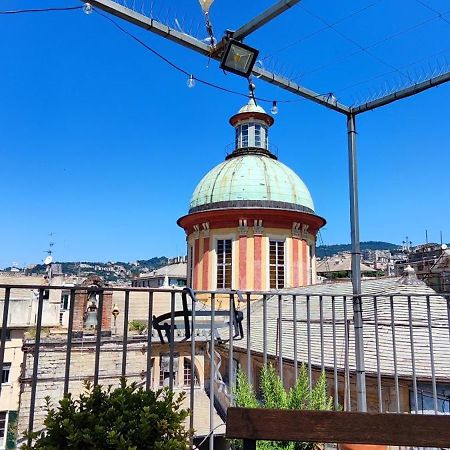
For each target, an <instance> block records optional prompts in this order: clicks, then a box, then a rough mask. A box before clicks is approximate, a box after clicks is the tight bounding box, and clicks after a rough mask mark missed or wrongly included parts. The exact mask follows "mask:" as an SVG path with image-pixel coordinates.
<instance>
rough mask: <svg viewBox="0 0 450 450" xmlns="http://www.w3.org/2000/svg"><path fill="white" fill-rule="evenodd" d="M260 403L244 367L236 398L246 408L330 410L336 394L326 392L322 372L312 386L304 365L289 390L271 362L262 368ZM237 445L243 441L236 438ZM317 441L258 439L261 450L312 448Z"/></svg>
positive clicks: (238, 381)
mask: <svg viewBox="0 0 450 450" xmlns="http://www.w3.org/2000/svg"><path fill="white" fill-rule="evenodd" d="M260 387H261V402H259V401H258V398H257V395H256V393H255V390H254V388H253V386H252V385H251V384H250V382H249V381H248V378H247V376H246V375H245V373H244V372H242V371H241V370H240V371H239V372H238V374H237V380H236V389H235V391H234V399H235V404H236V406H240V407H243V408H275V409H308V410H316V411H330V410H332V409H333V397H330V396H329V395H328V392H327V379H326V376H325V372H322V373H321V375H320V377H319V379H318V380H317V383H316V384H315V386H314V387H313V388H312V389H311V391H310V389H309V379H308V372H307V370H306V367H305V365H304V364H302V365H301V367H300V371H299V374H298V378H297V380H296V382H295V384H294V386H293V387H292V388H291V389H289V390H286V389H285V388H284V386H283V383H282V381H281V379H280V377H279V375H278V374H277V372H276V370H275V368H274V367H273V366H272V365H269V366H268V367H267V368H263V369H262V370H261V386H260ZM232 445H233V447H235V448H238V449H240V448H242V441H237V440H233V441H232ZM317 447H319V445H318V444H315V443H310V442H272V441H258V443H257V449H258V450H281V449H283V450H313V449H316V448H317Z"/></svg>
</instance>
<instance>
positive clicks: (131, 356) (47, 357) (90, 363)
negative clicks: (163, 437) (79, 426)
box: [18, 336, 221, 434]
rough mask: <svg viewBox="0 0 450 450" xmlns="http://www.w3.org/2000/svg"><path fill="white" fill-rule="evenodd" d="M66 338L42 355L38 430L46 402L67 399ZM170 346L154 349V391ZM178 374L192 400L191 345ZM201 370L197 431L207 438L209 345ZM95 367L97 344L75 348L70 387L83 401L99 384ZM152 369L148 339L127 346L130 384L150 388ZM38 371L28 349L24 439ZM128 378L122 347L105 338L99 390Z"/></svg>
mask: <svg viewBox="0 0 450 450" xmlns="http://www.w3.org/2000/svg"><path fill="white" fill-rule="evenodd" d="M65 339H66V338H65V336H64V337H61V338H60V339H57V338H56V337H52V338H51V339H50V338H49V339H46V340H44V341H43V342H42V345H41V349H40V353H39V366H38V383H37V390H36V406H35V419H34V429H35V430H39V429H41V428H43V422H44V419H45V417H46V410H45V398H46V397H47V396H48V397H50V400H51V402H52V403H53V404H54V405H56V404H57V403H58V401H59V400H60V399H61V398H62V397H63V391H64V373H65V361H66V349H67V348H66V345H65ZM168 352H169V346H168V345H167V344H165V345H162V344H160V343H154V344H152V363H153V367H152V373H151V386H152V389H157V388H159V387H160V386H161V384H162V383H161V382H160V381H161V380H160V356H161V355H164V354H168ZM176 353H177V354H178V371H177V374H176V379H175V381H174V388H175V389H176V390H179V391H186V392H187V394H189V392H188V391H189V386H185V385H184V364H185V361H190V345H189V343H177V344H176ZM196 353H197V355H196V359H195V369H196V376H197V378H198V379H199V380H200V383H199V385H198V386H197V387H196V389H195V408H194V411H195V414H194V418H195V421H194V428H195V429H196V430H197V432H198V433H200V434H201V433H207V432H208V430H209V398H208V397H207V395H206V393H205V391H204V384H205V380H206V379H207V377H209V370H205V356H204V355H205V351H204V344H202V343H199V344H198V345H197V350H196ZM94 365H95V343H94V340H93V339H92V338H89V339H88V338H86V339H84V340H83V341H80V340H77V341H76V342H74V345H73V348H72V352H71V363H70V384H69V391H70V392H71V393H72V395H74V396H78V395H79V394H80V393H81V392H82V391H83V389H84V381H85V380H91V381H92V379H93V374H94ZM146 367H147V343H146V337H143V336H135V337H134V338H133V337H132V338H131V339H130V341H129V343H128V346H127V370H126V376H127V379H128V380H129V381H137V382H145V377H146ZM32 371H33V346H32V345H28V346H26V347H25V370H24V379H23V381H22V395H21V399H20V412H19V426H18V428H19V434H21V433H22V432H23V431H25V430H26V429H27V428H28V421H29V414H30V401H31V376H32ZM121 372H122V342H121V341H120V340H116V339H112V338H104V342H103V343H102V345H101V352H100V371H99V384H101V385H103V386H109V385H111V386H118V385H119V379H120V376H121ZM184 405H185V407H189V395H187V397H186V400H185V403H184ZM214 417H215V419H214V420H215V423H216V424H219V423H221V421H220V418H219V416H218V415H217V414H216V413H214Z"/></svg>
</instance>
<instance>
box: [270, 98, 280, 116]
mask: <svg viewBox="0 0 450 450" xmlns="http://www.w3.org/2000/svg"><path fill="white" fill-rule="evenodd" d="M270 112H271V113H272V114H273V115H274V116H275V115H276V114H278V106H277V101H276V100H274V101H273V103H272V109H271V110H270Z"/></svg>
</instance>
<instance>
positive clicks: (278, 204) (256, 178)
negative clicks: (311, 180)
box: [189, 86, 314, 214]
mask: <svg viewBox="0 0 450 450" xmlns="http://www.w3.org/2000/svg"><path fill="white" fill-rule="evenodd" d="M252 87H253V89H254V86H252ZM253 89H252V90H251V91H250V95H249V100H248V103H247V104H246V105H245V106H243V107H242V108H241V109H240V110H239V111H238V112H237V114H235V115H234V116H232V117H231V118H230V124H231V125H232V126H233V127H234V129H235V150H234V151H233V153H231V154H230V155H228V156H227V157H226V159H225V161H224V162H223V163H222V164H219V165H218V166H216V167H214V169H212V170H211V171H209V172H208V173H207V174H206V176H204V177H203V179H202V180H201V181H200V183H199V184H198V185H197V187H196V189H195V191H194V194H193V195H192V198H191V203H190V209H189V213H194V212H198V211H205V210H211V209H229V208H271V209H273V208H275V209H285V210H293V211H301V212H307V213H312V214H314V204H313V201H312V198H311V194H310V193H309V190H308V188H307V187H306V185H305V183H303V181H302V180H301V179H300V177H299V176H298V175H297V174H296V173H295V172H294V171H292V170H291V169H289V167H287V166H285V165H284V164H282V163H281V162H279V161H278V160H277V157H276V156H275V155H273V154H272V153H271V152H270V150H269V128H270V127H271V125H272V124H273V122H274V119H273V117H272V116H270V115H269V114H267V113H266V111H264V109H263V108H262V107H261V106H260V105H257V104H256V100H255V97H254V95H253Z"/></svg>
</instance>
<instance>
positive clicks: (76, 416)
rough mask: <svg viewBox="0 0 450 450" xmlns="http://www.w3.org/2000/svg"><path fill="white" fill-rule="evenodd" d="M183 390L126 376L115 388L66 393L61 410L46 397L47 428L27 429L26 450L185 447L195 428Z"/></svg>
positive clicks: (88, 386)
mask: <svg viewBox="0 0 450 450" xmlns="http://www.w3.org/2000/svg"><path fill="white" fill-rule="evenodd" d="M183 400H184V394H183V393H181V394H178V395H176V394H175V393H174V392H171V391H170V390H168V389H160V390H158V391H146V390H144V389H143V388H142V387H138V386H137V384H136V383H131V384H130V385H128V386H127V384H126V381H125V379H122V380H121V386H120V387H119V388H117V389H115V390H112V389H111V386H110V387H108V388H106V389H105V388H103V387H101V386H95V387H93V386H92V385H91V384H90V383H89V382H86V384H85V393H83V394H81V395H80V397H79V399H78V400H74V399H73V398H72V396H71V395H70V394H68V395H67V396H65V397H64V398H63V399H62V400H61V401H60V402H59V406H58V408H57V409H54V408H53V407H52V405H51V402H50V399H49V398H48V397H47V398H46V402H47V411H48V414H47V418H46V419H45V422H44V424H45V427H46V430H45V431H44V432H35V433H27V434H26V436H27V437H28V439H30V440H31V442H32V444H31V445H28V444H24V445H23V446H22V447H21V449H22V450H32V449H45V450H62V449H70V450H147V449H152V450H162V449H164V450H185V449H187V448H188V445H189V436H190V435H191V431H188V430H186V429H185V427H184V421H185V419H186V418H187V417H188V415H189V412H188V411H187V410H185V409H182V402H183Z"/></svg>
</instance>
